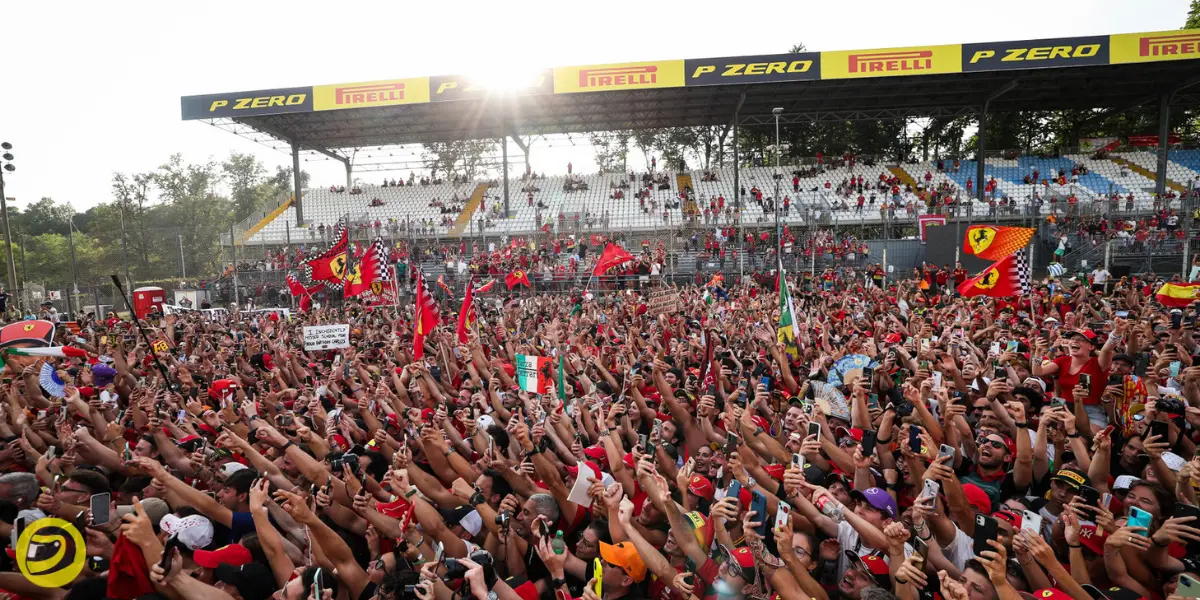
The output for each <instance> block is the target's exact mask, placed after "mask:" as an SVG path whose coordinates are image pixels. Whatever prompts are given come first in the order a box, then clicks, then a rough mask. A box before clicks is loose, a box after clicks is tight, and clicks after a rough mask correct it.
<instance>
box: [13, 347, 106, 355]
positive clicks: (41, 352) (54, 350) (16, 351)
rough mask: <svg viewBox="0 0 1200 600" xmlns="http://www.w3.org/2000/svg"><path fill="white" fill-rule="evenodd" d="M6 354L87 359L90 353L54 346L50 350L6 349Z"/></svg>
mask: <svg viewBox="0 0 1200 600" xmlns="http://www.w3.org/2000/svg"><path fill="white" fill-rule="evenodd" d="M4 354H11V355H15V356H38V357H46V358H54V357H57V358H87V355H88V353H87V352H86V351H84V350H80V349H79V348H72V347H71V346H52V347H50V348H6V349H5V350H4Z"/></svg>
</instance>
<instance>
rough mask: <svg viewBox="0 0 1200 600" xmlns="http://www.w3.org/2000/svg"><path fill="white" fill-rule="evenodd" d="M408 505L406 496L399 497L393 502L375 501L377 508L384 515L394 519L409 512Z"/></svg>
mask: <svg viewBox="0 0 1200 600" xmlns="http://www.w3.org/2000/svg"><path fill="white" fill-rule="evenodd" d="M408 507H409V504H408V501H407V500H405V499H404V498H397V499H395V500H393V501H391V502H378V501H376V502H375V510H378V511H379V513H380V514H382V515H383V516H385V517H391V518H393V519H399V518H400V517H402V516H404V513H406V512H408Z"/></svg>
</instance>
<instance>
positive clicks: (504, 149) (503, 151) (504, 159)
mask: <svg viewBox="0 0 1200 600" xmlns="http://www.w3.org/2000/svg"><path fill="white" fill-rule="evenodd" d="M500 160H501V163H502V164H503V171H504V218H506V219H507V218H508V137H507V136H506V137H502V138H500ZM534 227H537V224H536V223H535V224H534Z"/></svg>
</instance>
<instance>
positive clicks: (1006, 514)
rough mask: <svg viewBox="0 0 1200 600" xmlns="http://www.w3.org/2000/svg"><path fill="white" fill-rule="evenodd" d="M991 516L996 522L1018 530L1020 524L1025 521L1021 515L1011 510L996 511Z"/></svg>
mask: <svg viewBox="0 0 1200 600" xmlns="http://www.w3.org/2000/svg"><path fill="white" fill-rule="evenodd" d="M992 516H993V517H996V519H998V520H1001V521H1004V522H1005V523H1008V524H1009V525H1012V526H1013V529H1020V528H1021V523H1022V522H1024V521H1025V519H1024V518H1023V517H1022V516H1021V515H1019V514H1017V513H1015V512H1013V511H1011V510H998V511H996V512H995V514H993V515H992Z"/></svg>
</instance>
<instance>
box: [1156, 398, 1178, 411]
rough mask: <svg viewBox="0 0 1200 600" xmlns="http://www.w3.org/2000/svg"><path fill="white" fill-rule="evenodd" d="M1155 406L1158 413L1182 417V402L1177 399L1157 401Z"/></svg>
mask: <svg viewBox="0 0 1200 600" xmlns="http://www.w3.org/2000/svg"><path fill="white" fill-rule="evenodd" d="M1157 406H1158V411H1159V412H1164V413H1169V414H1172V415H1182V414H1183V413H1184V408H1183V402H1181V401H1180V400H1179V399H1178V398H1163V399H1161V400H1159V401H1158V404H1157Z"/></svg>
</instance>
